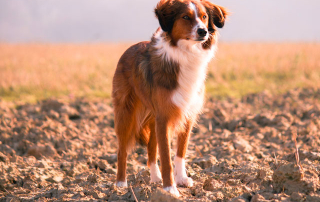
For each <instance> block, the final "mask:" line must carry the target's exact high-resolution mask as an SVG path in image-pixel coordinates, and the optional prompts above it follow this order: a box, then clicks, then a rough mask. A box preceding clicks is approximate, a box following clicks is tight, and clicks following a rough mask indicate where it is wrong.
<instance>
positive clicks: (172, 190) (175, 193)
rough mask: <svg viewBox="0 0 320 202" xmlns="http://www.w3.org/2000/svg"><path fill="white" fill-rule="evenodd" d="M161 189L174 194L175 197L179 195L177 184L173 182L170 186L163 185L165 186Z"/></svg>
mask: <svg viewBox="0 0 320 202" xmlns="http://www.w3.org/2000/svg"><path fill="white" fill-rule="evenodd" d="M163 190H165V191H167V192H169V193H171V194H172V195H174V196H176V197H179V196H180V194H179V191H178V189H177V186H176V185H175V184H174V185H172V186H170V187H165V188H163Z"/></svg>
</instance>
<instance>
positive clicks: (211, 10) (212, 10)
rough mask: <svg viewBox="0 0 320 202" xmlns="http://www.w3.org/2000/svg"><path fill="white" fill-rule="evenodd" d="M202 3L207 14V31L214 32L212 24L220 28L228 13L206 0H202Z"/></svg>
mask: <svg viewBox="0 0 320 202" xmlns="http://www.w3.org/2000/svg"><path fill="white" fill-rule="evenodd" d="M202 3H203V5H204V6H205V8H206V10H207V14H208V15H209V32H214V30H215V29H214V25H215V26H216V27H218V28H222V27H223V26H224V22H225V20H226V17H227V15H228V12H227V11H226V9H225V8H223V7H222V6H218V5H215V4H213V3H211V2H209V1H206V0H203V1H202Z"/></svg>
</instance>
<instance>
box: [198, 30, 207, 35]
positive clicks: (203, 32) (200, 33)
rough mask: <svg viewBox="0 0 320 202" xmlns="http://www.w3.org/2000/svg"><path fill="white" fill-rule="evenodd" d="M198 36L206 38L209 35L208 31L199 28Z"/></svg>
mask: <svg viewBox="0 0 320 202" xmlns="http://www.w3.org/2000/svg"><path fill="white" fill-rule="evenodd" d="M197 33H198V35H199V36H200V37H205V36H206V35H207V30H205V29H203V28H199V29H198V31H197Z"/></svg>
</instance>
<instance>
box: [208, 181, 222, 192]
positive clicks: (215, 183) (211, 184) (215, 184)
mask: <svg viewBox="0 0 320 202" xmlns="http://www.w3.org/2000/svg"><path fill="white" fill-rule="evenodd" d="M221 187H223V183H222V182H220V181H218V180H215V179H212V178H209V179H206V181H205V182H204V183H203V189H204V190H206V191H215V190H217V189H219V188H221Z"/></svg>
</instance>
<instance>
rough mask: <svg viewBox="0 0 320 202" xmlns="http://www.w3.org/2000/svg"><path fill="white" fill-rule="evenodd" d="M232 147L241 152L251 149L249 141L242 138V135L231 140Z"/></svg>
mask: <svg viewBox="0 0 320 202" xmlns="http://www.w3.org/2000/svg"><path fill="white" fill-rule="evenodd" d="M233 144H234V147H235V148H236V149H238V150H240V151H242V152H251V151H252V146H251V145H250V143H249V142H248V141H247V140H245V139H243V138H242V137H239V136H237V137H235V139H234V140H233Z"/></svg>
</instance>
